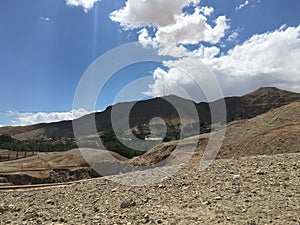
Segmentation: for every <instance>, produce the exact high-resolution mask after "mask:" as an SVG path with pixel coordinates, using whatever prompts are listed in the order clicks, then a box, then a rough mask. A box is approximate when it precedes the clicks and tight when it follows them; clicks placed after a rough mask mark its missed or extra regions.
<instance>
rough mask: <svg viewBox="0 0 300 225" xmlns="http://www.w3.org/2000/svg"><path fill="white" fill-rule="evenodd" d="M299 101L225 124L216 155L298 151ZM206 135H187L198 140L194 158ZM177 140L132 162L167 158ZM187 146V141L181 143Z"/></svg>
mask: <svg viewBox="0 0 300 225" xmlns="http://www.w3.org/2000/svg"><path fill="white" fill-rule="evenodd" d="M299 115H300V101H296V102H293V103H291V104H288V105H285V106H282V107H280V108H277V109H272V110H270V111H269V112H267V113H264V114H262V115H259V116H257V117H254V118H251V119H245V120H240V121H234V122H231V123H229V124H228V125H227V127H226V135H225V138H224V141H223V144H222V147H221V150H220V151H219V154H218V156H217V158H232V157H234V158H239V157H244V156H254V155H273V154H282V153H299V152H300V132H299V131H300V116H299ZM192 139H193V140H192ZM208 139H209V134H202V135H200V136H196V137H193V138H190V140H191V141H194V142H196V143H198V146H197V149H196V152H195V156H194V157H195V158H198V159H199V158H201V157H202V155H203V152H204V150H205V147H206V145H207V142H208ZM177 145H178V141H172V142H168V143H162V144H160V145H158V146H156V147H154V148H153V149H151V150H149V151H148V152H146V153H145V154H144V155H142V156H139V157H136V158H133V159H132V160H131V162H132V163H133V164H135V165H151V164H155V163H157V162H159V161H161V160H163V159H165V158H167V157H168V156H169V155H170V154H171V153H172V152H173V150H174V149H175V147H176V146H177ZM181 145H182V146H183V147H182V148H184V145H187V146H188V145H190V142H189V141H188V140H184V141H183V144H181Z"/></svg>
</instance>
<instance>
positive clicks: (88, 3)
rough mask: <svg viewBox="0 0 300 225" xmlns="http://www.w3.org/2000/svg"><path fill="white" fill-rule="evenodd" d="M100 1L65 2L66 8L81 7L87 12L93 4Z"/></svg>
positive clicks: (72, 0) (74, 0) (76, 0)
mask: <svg viewBox="0 0 300 225" xmlns="http://www.w3.org/2000/svg"><path fill="white" fill-rule="evenodd" d="M98 1H100V0H66V4H67V5H68V6H76V7H78V6H82V7H83V9H84V11H85V12H87V11H88V10H90V9H91V8H93V7H94V4H95V2H98Z"/></svg>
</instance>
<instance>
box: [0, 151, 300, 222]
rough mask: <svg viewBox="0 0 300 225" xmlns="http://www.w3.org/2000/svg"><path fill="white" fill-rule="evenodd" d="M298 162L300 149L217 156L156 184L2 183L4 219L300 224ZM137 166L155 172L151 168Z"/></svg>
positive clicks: (0, 203) (1, 213) (0, 194)
mask: <svg viewBox="0 0 300 225" xmlns="http://www.w3.org/2000/svg"><path fill="white" fill-rule="evenodd" d="M299 168H300V154H299V153H296V154H282V155H273V156H254V157H247V158H240V159H221V160H216V161H215V162H214V163H213V165H212V166H211V167H209V168H208V169H207V170H206V171H204V172H200V171H199V170H198V167H197V164H196V163H193V164H191V165H189V166H187V167H185V168H183V169H181V170H180V171H179V173H177V175H175V176H173V177H171V178H170V179H165V180H163V181H161V182H159V183H157V184H153V185H151V186H125V185H121V184H118V183H116V182H114V181H112V180H111V179H112V178H110V179H108V178H99V179H95V180H89V181H81V182H77V183H74V184H71V185H67V186H57V187H49V188H46V189H45V188H44V189H37V190H28V189H24V190H13V191H3V190H2V191H1V192H0V218H1V219H0V221H1V222H0V224H57V225H58V224H76V225H77V224H248V225H255V224H280V225H283V224H284V225H287V224H294V225H299V224H300V214H299V212H300V169H299ZM159 169H160V170H164V168H159ZM166 172H167V171H166ZM136 173H142V174H134V176H133V177H139V176H143V175H145V179H147V180H148V179H151V176H147V173H148V172H145V171H142V172H136ZM117 178H118V177H114V178H113V179H117ZM119 178H120V177H119Z"/></svg>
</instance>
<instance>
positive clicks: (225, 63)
mask: <svg viewBox="0 0 300 225" xmlns="http://www.w3.org/2000/svg"><path fill="white" fill-rule="evenodd" d="M193 53H194V55H193V56H190V57H185V58H182V59H179V60H176V61H169V62H165V64H164V65H165V66H167V67H168V68H169V69H168V70H166V71H164V70H162V69H157V70H156V71H155V72H154V75H153V79H154V83H153V84H151V85H150V86H149V91H148V93H147V94H149V95H152V96H160V95H162V90H163V88H162V87H163V86H164V87H167V88H168V90H173V91H174V93H173V94H179V95H180V92H178V86H181V87H182V88H183V89H184V90H188V91H189V92H190V94H191V96H195V97H197V96H199V94H198V93H197V92H199V88H197V87H196V85H195V83H193V82H192V80H193V79H194V80H199V79H200V80H201V76H205V75H206V74H205V73H202V71H201V68H200V69H199V68H198V69H197V66H195V65H197V61H195V60H199V59H201V60H202V61H203V63H204V64H205V65H206V66H207V68H208V69H210V70H211V71H213V72H214V74H215V76H216V78H217V80H218V81H219V83H220V85H221V87H222V89H223V92H224V94H225V95H227V96H228V95H236V94H245V93H247V92H249V91H252V90H254V89H256V88H258V87H260V86H276V87H279V88H283V89H287V90H291V91H296V92H300V64H299V62H298V61H299V58H300V25H299V26H298V27H285V26H283V27H281V28H279V29H277V30H275V31H272V32H267V33H263V34H257V35H253V36H252V37H251V38H249V40H247V41H245V42H244V43H242V44H241V45H237V46H236V47H234V48H233V49H231V50H230V51H229V52H228V54H225V55H221V56H219V57H217V55H218V54H219V49H218V48H216V47H210V48H205V47H200V48H199V49H198V50H197V51H194V52H193ZM177 67H181V68H185V69H184V71H180V70H178V69H176V68H177ZM187 73H188V74H189V75H190V76H191V77H192V79H189V78H188V76H187ZM169 92H172V91H169ZM196 100H202V99H196Z"/></svg>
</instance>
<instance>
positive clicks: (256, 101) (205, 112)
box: [0, 87, 300, 140]
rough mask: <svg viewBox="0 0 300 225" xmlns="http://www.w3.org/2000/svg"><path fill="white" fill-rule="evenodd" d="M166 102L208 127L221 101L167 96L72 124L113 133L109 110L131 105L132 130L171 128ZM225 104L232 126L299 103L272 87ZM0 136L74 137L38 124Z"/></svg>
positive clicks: (68, 124) (60, 125)
mask: <svg viewBox="0 0 300 225" xmlns="http://www.w3.org/2000/svg"><path fill="white" fill-rule="evenodd" d="M168 99H169V100H170V99H172V101H174V102H178V103H179V104H186V103H187V102H189V103H193V104H194V105H195V107H196V109H197V112H198V115H199V119H200V121H201V122H203V123H208V124H209V123H210V121H211V118H210V107H209V105H210V104H218V102H220V101H221V100H216V101H214V102H211V103H207V102H199V103H195V102H193V101H191V100H187V99H184V98H181V97H178V96H176V95H169V96H165V97H157V98H153V99H148V100H143V101H134V102H122V103H117V104H116V105H114V106H109V107H107V108H106V109H105V110H104V111H102V112H97V113H92V114H88V115H85V116H83V117H81V118H79V119H76V120H74V121H75V122H78V123H79V124H81V125H82V126H83V129H86V133H87V134H89V132H91V131H90V128H89V127H84V126H85V124H86V121H87V120H89V119H90V118H91V117H95V121H96V127H97V130H98V132H104V131H109V130H111V129H112V124H111V121H110V120H111V111H112V108H113V107H119V109H120V111H119V112H118V113H119V114H118V115H119V116H120V118H122V115H123V111H122V110H123V108H127V107H128V104H132V105H133V104H134V106H133V108H132V110H131V113H130V118H129V123H130V125H131V127H135V126H139V125H141V124H148V123H149V121H150V120H151V119H152V118H153V117H161V118H163V119H164V120H165V121H166V122H167V123H171V124H176V123H179V122H180V118H179V116H178V113H177V112H176V110H175V108H174V107H173V106H172V105H171V104H170V103H168ZM166 100H167V101H166ZM224 100H225V103H226V110H227V122H231V121H234V120H240V119H250V118H253V117H255V116H258V115H260V114H262V113H265V112H267V111H269V110H271V109H274V108H278V107H281V106H283V105H287V104H289V103H291V102H293V101H296V100H300V94H298V93H294V92H289V91H285V90H281V89H278V88H275V87H262V88H259V89H257V90H255V91H253V92H251V93H249V94H246V95H243V96H232V97H226V98H224ZM123 119H124V118H123ZM125 119H128V118H125ZM0 134H9V135H12V136H13V137H15V138H16V139H19V140H30V139H33V140H38V139H43V138H53V137H55V138H59V137H63V138H71V137H73V136H74V135H73V126H72V121H59V122H52V123H40V124H34V125H29V126H17V127H12V126H8V127H2V128H0Z"/></svg>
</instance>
